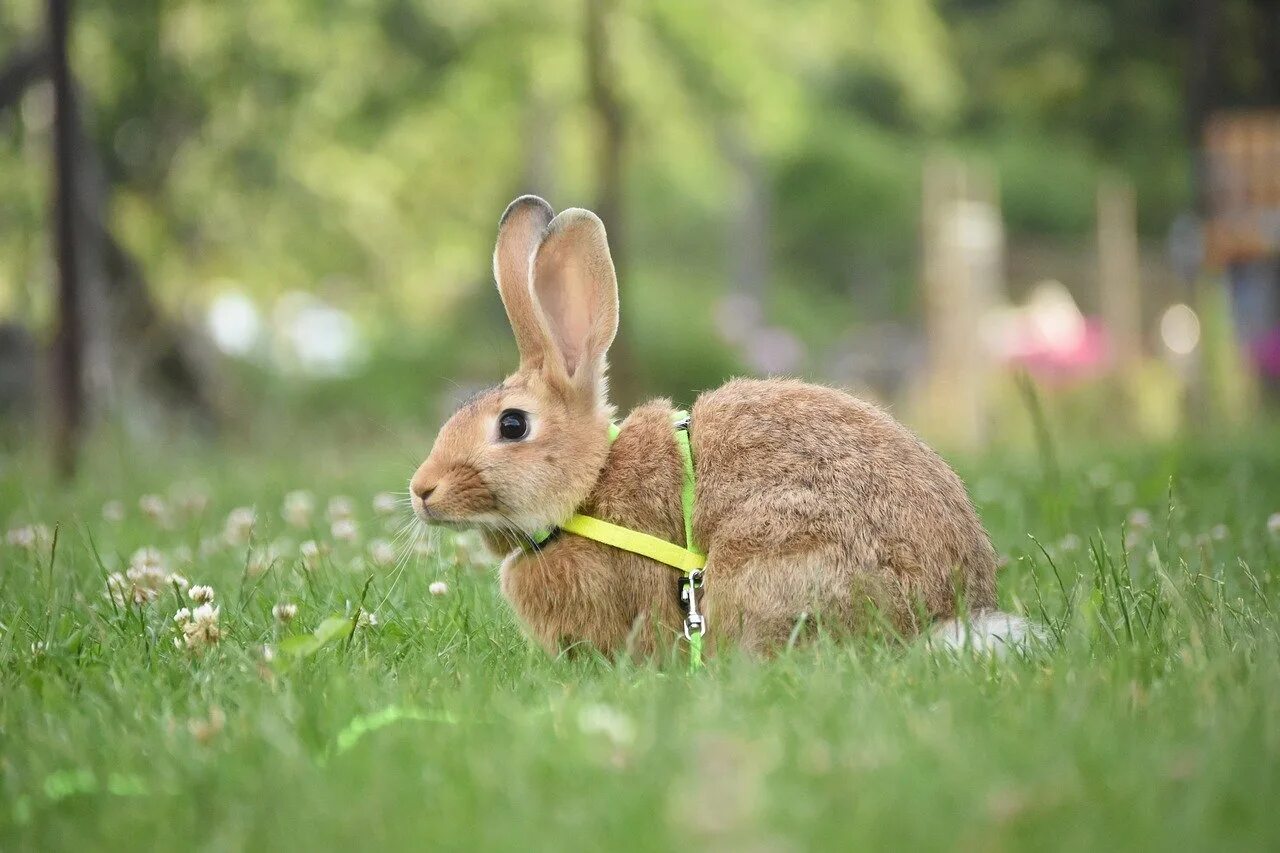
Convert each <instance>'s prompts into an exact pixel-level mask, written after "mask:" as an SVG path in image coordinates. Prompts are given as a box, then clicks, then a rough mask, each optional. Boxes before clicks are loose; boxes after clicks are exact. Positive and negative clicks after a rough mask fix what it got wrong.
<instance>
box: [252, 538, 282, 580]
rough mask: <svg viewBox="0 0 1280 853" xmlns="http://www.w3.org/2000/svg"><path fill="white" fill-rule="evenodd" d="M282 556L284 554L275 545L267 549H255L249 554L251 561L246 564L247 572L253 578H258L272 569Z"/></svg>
mask: <svg viewBox="0 0 1280 853" xmlns="http://www.w3.org/2000/svg"><path fill="white" fill-rule="evenodd" d="M281 556H282V554H281V552H280V550H279V549H277V548H276V546H275V543H272V544H270V545H268V546H266V547H265V548H254V549H253V551H252V552H251V553H250V554H249V559H248V560H247V561H246V563H245V571H247V572H248V573H249V575H250V576H251V577H257V576H258V575H260V574H262V573H263V572H265V571H266V570H267V569H269V568H271V566H272V565H273V564H274V563H275V561H276V560H278V559H280V557H281Z"/></svg>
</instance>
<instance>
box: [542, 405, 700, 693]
mask: <svg viewBox="0 0 1280 853" xmlns="http://www.w3.org/2000/svg"><path fill="white" fill-rule="evenodd" d="M671 424H672V427H673V428H674V430H675V438H676V447H678V448H679V449H680V459H681V462H682V467H683V469H684V477H683V479H684V482H683V483H682V485H681V488H680V508H681V511H682V512H683V514H684V547H683V548H681V547H680V546H679V545H677V544H675V543H674V542H668V541H667V540H665V539H660V538H658V537H657V536H651V535H649V534H648V533H641V532H640V531H639V530H632V529H631V528H629V527H622V526H621V525H617V524H612V523H610V522H608V521H604V520H602V519H599V518H593V517H592V516H589V515H583V514H581V513H577V514H575V515H573V516H572V517H570V518H569V520H568V521H565V522H564V523H563V524H561V525H560V526H559V527H552V528H548V529H546V530H539V531H537V532H536V533H534V534H533V535H532V536H531V537H530V539H531V540H532V543H533V547H532V550H534V551H537V550H540V549H541V548H542V547H543V546H544V545H546V543H547V542H549V541H551V540H552V539H553V538H555V537H556V536H557V535H559V534H560V533H561V532H565V533H572V534H573V535H575V536H581V537H583V538H584V539H594V540H595V541H597V542H603V543H604V544H605V545H609V546H611V547H613V548H620V549H621V550H623V551H630V552H632V553H633V554H640V555H641V556H644V557H648V558H649V559H651V560H657V561H658V562H659V563H664V564H666V565H668V566H671V568H673V569H676V570H678V571H680V572H681V578H680V586H679V592H680V604H681V606H682V607H683V608H684V611H685V618H684V636H685V638H686V639H688V641H689V668H690V670H696V669H698V668H699V667H701V666H702V635H703V634H705V633H706V630H707V623H706V617H705V616H704V615H703V614H702V613H701V612H700V611H699V610H698V591H699V590H701V589H702V569H703V568H704V567H705V566H706V565H707V557H706V555H705V554H703V553H702V551H700V550H699V549H698V547H697V546H696V545H695V544H694V542H693V500H694V485H695V482H694V473H693V451H692V450H691V449H690V447H689V413H688V412H686V411H677V412H673V413H672V415H671ZM621 431H622V430H621V429H620V428H619V427H618V425H617V424H610V425H609V443H610V444H612V443H613V442H614V441H616V440H617V438H618V434H619V433H620V432H621Z"/></svg>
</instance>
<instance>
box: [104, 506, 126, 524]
mask: <svg viewBox="0 0 1280 853" xmlns="http://www.w3.org/2000/svg"><path fill="white" fill-rule="evenodd" d="M102 518H103V520H104V521H110V522H113V523H119V522H121V521H124V503H122V502H121V501H107V502H106V503H104V504H103V505H102Z"/></svg>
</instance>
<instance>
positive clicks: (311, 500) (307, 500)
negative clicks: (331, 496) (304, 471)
mask: <svg viewBox="0 0 1280 853" xmlns="http://www.w3.org/2000/svg"><path fill="white" fill-rule="evenodd" d="M315 511H316V496H315V495H313V494H311V492H308V491H304V490H302V489H298V490H295V491H292V492H289V494H287V495H285V496H284V507H283V508H282V509H281V515H283V516H284V520H285V522H286V523H287V524H289V525H291V526H293V527H304V528H305V527H310V526H311V518H312V516H314V515H315Z"/></svg>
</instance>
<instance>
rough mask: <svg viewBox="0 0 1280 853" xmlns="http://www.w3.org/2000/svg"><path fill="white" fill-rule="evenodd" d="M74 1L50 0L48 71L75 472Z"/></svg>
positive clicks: (80, 376)
mask: <svg viewBox="0 0 1280 853" xmlns="http://www.w3.org/2000/svg"><path fill="white" fill-rule="evenodd" d="M69 7H70V0H49V8H48V15H49V32H48V36H49V60H50V62H49V66H50V68H49V70H50V73H51V76H52V78H53V103H54V106H53V164H54V204H53V219H54V246H55V254H56V257H57V268H58V329H57V333H56V336H55V338H54V359H53V375H54V383H55V388H56V392H55V396H56V400H57V405H56V423H55V429H54V462H55V465H56V467H57V470H58V473H59V475H61V476H62V477H63V478H66V479H70V478H71V477H74V476H75V472H76V464H77V461H78V458H79V453H80V440H81V433H82V431H83V428H84V370H83V363H82V355H83V344H84V339H83V328H84V326H85V318H84V316H83V311H82V306H81V302H80V280H79V269H78V266H77V260H78V258H77V255H76V228H75V224H76V222H75V220H76V214H75V199H76V192H77V188H76V162H75V160H76V158H75V143H74V140H73V136H74V133H75V104H74V102H73V100H72V98H73V93H72V90H71V71H70V68H69V67H68V61H67V32H68V29H69V27H70V8H69Z"/></svg>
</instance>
